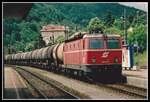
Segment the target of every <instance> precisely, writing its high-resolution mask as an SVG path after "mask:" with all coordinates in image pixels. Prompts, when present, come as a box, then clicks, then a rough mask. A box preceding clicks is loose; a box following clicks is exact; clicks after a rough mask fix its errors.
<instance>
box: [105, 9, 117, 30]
mask: <svg viewBox="0 0 150 102" xmlns="http://www.w3.org/2000/svg"><path fill="white" fill-rule="evenodd" d="M114 20H115V19H114V17H113V16H112V12H111V11H107V15H106V17H105V25H106V26H107V27H112V26H113V24H114Z"/></svg>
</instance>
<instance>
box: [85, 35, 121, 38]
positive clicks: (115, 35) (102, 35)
mask: <svg viewBox="0 0 150 102" xmlns="http://www.w3.org/2000/svg"><path fill="white" fill-rule="evenodd" d="M103 36H106V37H120V35H104V34H86V35H84V36H83V38H86V37H103Z"/></svg>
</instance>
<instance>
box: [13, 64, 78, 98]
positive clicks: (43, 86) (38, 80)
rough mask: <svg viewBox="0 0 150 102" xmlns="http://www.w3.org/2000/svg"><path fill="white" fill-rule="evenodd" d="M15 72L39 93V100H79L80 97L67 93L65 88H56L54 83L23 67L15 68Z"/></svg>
mask: <svg viewBox="0 0 150 102" xmlns="http://www.w3.org/2000/svg"><path fill="white" fill-rule="evenodd" d="M15 70H16V71H17V72H18V73H19V74H20V75H21V76H22V77H23V78H24V79H25V80H26V81H27V82H28V84H30V86H31V87H33V89H34V90H35V91H36V92H37V93H38V95H39V98H44V99H79V97H77V96H75V95H73V94H72V93H69V92H67V91H66V90H64V89H63V88H60V87H58V86H56V85H55V84H54V83H52V82H50V81H48V80H46V79H44V78H42V77H41V76H39V75H37V74H36V73H32V72H30V71H28V70H25V69H23V68H21V67H19V68H18V67H15Z"/></svg>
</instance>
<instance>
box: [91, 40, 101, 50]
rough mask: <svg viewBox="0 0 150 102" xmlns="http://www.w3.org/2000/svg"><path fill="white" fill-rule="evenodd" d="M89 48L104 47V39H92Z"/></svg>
mask: <svg viewBox="0 0 150 102" xmlns="http://www.w3.org/2000/svg"><path fill="white" fill-rule="evenodd" d="M89 44H90V45H89V48H90V49H99V48H103V40H101V39H90V43H89Z"/></svg>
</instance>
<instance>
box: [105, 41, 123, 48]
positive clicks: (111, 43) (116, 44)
mask: <svg viewBox="0 0 150 102" xmlns="http://www.w3.org/2000/svg"><path fill="white" fill-rule="evenodd" d="M107 42H108V43H107V48H108V49H119V48H120V42H119V40H118V39H108V40H107Z"/></svg>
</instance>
